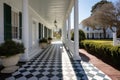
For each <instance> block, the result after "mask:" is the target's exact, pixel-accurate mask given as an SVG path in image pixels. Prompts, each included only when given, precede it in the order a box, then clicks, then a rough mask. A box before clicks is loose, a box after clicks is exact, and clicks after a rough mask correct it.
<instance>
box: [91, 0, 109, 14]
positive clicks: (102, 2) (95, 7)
mask: <svg viewBox="0 0 120 80" xmlns="http://www.w3.org/2000/svg"><path fill="white" fill-rule="evenodd" d="M106 3H111V2H108V1H107V0H106V1H102V0H101V1H100V2H98V3H96V4H95V5H94V6H92V10H91V12H92V13H93V12H94V10H95V9H97V8H98V7H101V6H102V5H103V4H106Z"/></svg>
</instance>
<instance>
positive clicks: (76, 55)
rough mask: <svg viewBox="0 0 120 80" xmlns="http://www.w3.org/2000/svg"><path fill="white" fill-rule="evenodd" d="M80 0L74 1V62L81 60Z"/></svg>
mask: <svg viewBox="0 0 120 80" xmlns="http://www.w3.org/2000/svg"><path fill="white" fill-rule="evenodd" d="M78 10H79V9H78V0H74V54H73V59H74V60H81V58H80V56H79V35H78V31H79V28H78V26H79V23H78V21H79V19H78V18H79V15H78V14H79V11H78Z"/></svg>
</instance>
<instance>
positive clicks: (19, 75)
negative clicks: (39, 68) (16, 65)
mask: <svg viewBox="0 0 120 80" xmlns="http://www.w3.org/2000/svg"><path fill="white" fill-rule="evenodd" d="M22 76H23V75H22V74H18V75H15V76H14V77H15V78H16V79H17V78H20V77H22Z"/></svg>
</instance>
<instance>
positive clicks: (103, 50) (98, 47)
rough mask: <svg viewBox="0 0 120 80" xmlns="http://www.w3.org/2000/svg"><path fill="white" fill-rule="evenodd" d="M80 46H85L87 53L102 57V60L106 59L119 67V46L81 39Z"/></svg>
mask: <svg viewBox="0 0 120 80" xmlns="http://www.w3.org/2000/svg"><path fill="white" fill-rule="evenodd" d="M81 45H82V48H85V49H86V50H87V51H88V52H89V53H91V54H93V55H96V56H97V57H99V58H102V59H103V61H104V60H106V59H107V61H108V62H107V63H109V64H115V65H117V66H119V67H120V61H119V58H120V46H113V45H111V44H109V43H108V44H107V43H106V44H105V43H101V42H99V41H98V42H94V41H91V40H90V41H89V40H88V41H87V40H86V41H82V42H81Z"/></svg>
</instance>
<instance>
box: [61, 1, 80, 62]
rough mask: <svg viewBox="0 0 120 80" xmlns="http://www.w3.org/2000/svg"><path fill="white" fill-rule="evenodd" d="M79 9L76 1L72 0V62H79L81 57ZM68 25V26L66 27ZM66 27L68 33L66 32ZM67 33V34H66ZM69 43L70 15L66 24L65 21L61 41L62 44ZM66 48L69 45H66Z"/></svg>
mask: <svg viewBox="0 0 120 80" xmlns="http://www.w3.org/2000/svg"><path fill="white" fill-rule="evenodd" d="M78 18H79V7H78V0H74V46H73V48H74V53H73V59H74V60H81V57H80V56H79V33H78V32H79V19H78ZM67 24H68V25H67ZM67 27H68V31H67ZM67 32H68V33H67ZM67 38H68V40H69V41H68V42H70V41H71V15H70V14H69V16H68V23H67V20H66V25H65V27H63V41H64V43H67V41H66V40H67ZM68 46H70V44H69V43H68Z"/></svg>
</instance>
